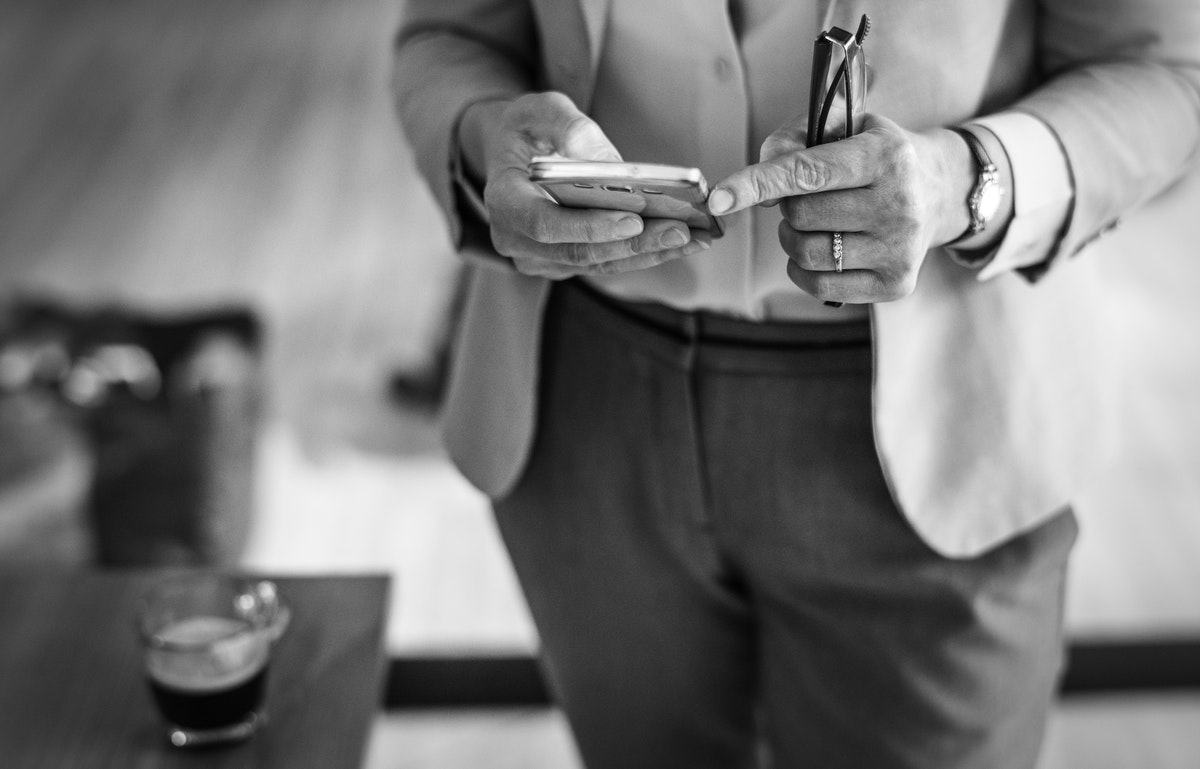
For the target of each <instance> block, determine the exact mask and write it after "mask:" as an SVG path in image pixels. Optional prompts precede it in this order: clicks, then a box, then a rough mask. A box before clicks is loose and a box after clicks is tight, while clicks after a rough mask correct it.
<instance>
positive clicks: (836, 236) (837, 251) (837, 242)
mask: <svg viewBox="0 0 1200 769" xmlns="http://www.w3.org/2000/svg"><path fill="white" fill-rule="evenodd" d="M833 269H834V270H836V271H838V272H841V271H842V233H840V232H835V233H833Z"/></svg>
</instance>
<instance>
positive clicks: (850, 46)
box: [807, 14, 871, 307]
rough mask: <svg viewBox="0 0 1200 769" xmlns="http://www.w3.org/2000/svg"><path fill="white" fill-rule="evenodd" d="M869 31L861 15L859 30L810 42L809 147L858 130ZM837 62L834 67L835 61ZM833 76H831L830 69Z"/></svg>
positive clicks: (838, 260) (838, 244) (836, 248)
mask: <svg viewBox="0 0 1200 769" xmlns="http://www.w3.org/2000/svg"><path fill="white" fill-rule="evenodd" d="M870 32H871V17H870V16H867V15H866V14H863V17H862V19H861V20H860V21H859V23H858V31H857V32H855V33H854V34H850V33H849V32H847V31H846V30H844V29H842V28H841V27H831V28H830V29H829V30H827V31H825V32H822V33H821V34H820V35H818V36H817V39H816V42H814V43H813V65H812V85H811V86H810V87H809V92H808V141H807V145H808V146H809V147H815V146H816V145H818V144H825V143H826V142H830V141H838V140H839V139H844V138H846V137H847V136H853V135H854V134H856V133H858V129H859V128H860V127H861V126H862V116H863V115H864V114H865V113H866V111H867V56H866V54H865V53H864V52H863V47H862V44H863V41H864V40H866V39H867V35H868V34H870ZM835 61H836V62H837V67H836V69H835V68H834V66H833V65H834V62H835ZM831 70H832V71H833V76H832V77H830V71H831ZM839 96H841V97H842V100H843V103H844V104H845V106H846V119H845V122H843V123H842V124H841V125H840V126H839V125H837V124H836V123H835V124H834V126H833V132H832V133H830V126H829V116H830V114H831V113H832V112H833V105H834V102H835V101H837V98H838V97H839ZM833 258H834V264H835V265H836V267H835V269H836V270H837V271H838V272H841V271H842V233H840V232H835V233H833ZM825 304H826V305H828V306H829V307H841V306H842V303H841V302H825Z"/></svg>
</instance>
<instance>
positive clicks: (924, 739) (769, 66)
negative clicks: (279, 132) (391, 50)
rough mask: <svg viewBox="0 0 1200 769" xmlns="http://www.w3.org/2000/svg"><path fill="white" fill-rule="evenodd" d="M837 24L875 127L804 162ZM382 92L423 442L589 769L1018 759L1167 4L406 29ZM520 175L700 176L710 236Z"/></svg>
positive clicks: (511, 21) (1146, 193)
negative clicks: (455, 491) (412, 203)
mask: <svg viewBox="0 0 1200 769" xmlns="http://www.w3.org/2000/svg"><path fill="white" fill-rule="evenodd" d="M864 13H866V14H869V15H870V16H871V20H872V31H871V33H870V38H869V40H867V41H866V42H865V43H863V46H864V49H865V52H866V55H867V59H868V60H869V63H870V68H871V72H872V74H871V76H870V77H869V78H862V80H863V81H864V82H865V81H866V80H869V81H870V87H869V89H868V91H867V93H866V101H867V111H866V112H865V113H864V114H863V115H861V125H858V126H856V130H855V132H854V135H851V136H847V137H846V138H844V139H842V140H841V141H833V142H828V143H825V144H821V145H819V146H811V147H810V146H807V145H808V144H809V142H808V141H807V140H808V134H809V130H808V129H809V119H808V118H809V115H808V114H804V113H805V111H806V110H807V109H808V100H807V95H808V91H809V89H810V82H811V80H812V78H811V75H812V67H813V60H812V58H810V56H811V52H812V41H813V40H814V39H820V38H821V36H824V35H828V34H829V33H830V32H831V30H832V31H839V30H840V32H838V34H839V35H840V37H839V36H838V35H833V37H832V38H831V39H834V40H841V41H843V42H844V43H847V44H849V35H850V33H848V32H846V30H850V31H854V30H855V29H856V27H857V25H858V23H859V19H860V18H861V16H862V15H863V14H864ZM394 82H395V90H396V96H397V102H398V106H399V111H400V115H401V118H402V120H403V123H404V127H405V130H406V132H407V135H408V138H409V140H410V141H411V142H412V144H413V146H414V147H415V149H416V151H417V153H416V154H417V159H418V163H419V165H420V168H421V171H422V173H423V175H424V176H425V177H426V179H427V180H428V182H429V184H430V188H431V190H432V191H433V193H434V195H435V197H436V199H437V201H438V202H439V204H440V205H441V207H442V209H443V211H444V212H445V214H446V218H447V222H448V224H449V226H450V229H451V233H452V236H453V238H454V242H455V244H456V245H457V246H458V247H459V250H460V253H461V254H462V256H463V258H464V260H466V261H467V262H468V263H469V264H471V265H472V267H471V271H470V278H469V280H470V284H469V286H468V288H467V299H466V302H465V309H464V315H463V319H462V324H463V326H462V328H461V329H460V333H459V334H458V336H457V340H456V345H455V351H454V365H453V371H452V375H451V382H450V387H449V393H448V400H447V403H446V406H445V410H444V430H445V437H446V443H447V447H448V449H449V451H450V454H451V456H452V458H453V459H454V461H455V462H456V463H457V465H458V467H459V468H460V469H461V470H462V471H463V472H464V474H465V475H466V476H467V477H468V478H469V479H470V480H471V481H472V482H473V483H475V484H476V485H477V486H478V487H479V488H480V489H482V490H483V491H485V492H486V493H487V494H488V495H489V497H490V498H491V499H492V501H493V505H494V508H495V511H496V518H497V522H498V524H499V528H500V531H501V534H502V536H503V538H504V541H505V544H506V546H507V548H508V550H509V553H510V554H511V556H512V559H513V563H514V566H515V568H516V571H517V574H518V576H519V578H520V580H521V584H522V587H523V589H524V591H525V594H526V597H527V599H528V601H529V605H530V608H531V610H532V613H533V617H534V619H535V621H536V623H537V626H538V629H539V633H540V636H541V640H542V644H543V649H542V656H543V661H544V664H545V670H546V673H547V676H548V679H549V681H550V683H551V685H552V687H553V690H554V693H555V695H556V697H557V699H558V701H559V702H560V703H561V705H562V706H563V708H564V710H565V712H566V714H567V716H568V719H569V722H570V724H571V727H572V729H573V732H574V734H575V737H576V740H577V742H578V745H579V748H580V751H581V754H582V756H583V758H584V761H585V763H586V764H587V765H588V766H589V767H591V769H604V768H606V767H640V766H647V767H649V766H656V767H657V766H688V767H731V766H753V765H755V764H756V762H759V761H762V760H766V759H767V758H768V757H769V760H770V761H771V763H772V765H774V766H779V767H799V766H847V767H851V766H852V767H863V766H871V767H879V766H887V767H907V766H912V767H916V766H920V767H1031V766H1033V765H1034V764H1035V762H1036V757H1037V752H1038V746H1039V744H1040V740H1041V736H1042V732H1043V728H1044V723H1045V719H1046V715H1047V711H1048V708H1049V704H1050V702H1051V699H1052V697H1053V694H1054V689H1055V683H1056V679H1057V676H1058V674H1059V673H1060V671H1061V666H1062V651H1063V650H1062V609H1063V607H1062V601H1063V584H1064V579H1065V572H1066V564H1067V559H1068V556H1069V553H1070V550H1071V547H1072V544H1073V541H1074V538H1075V533H1076V520H1075V514H1074V511H1073V510H1072V508H1071V503H1072V500H1073V499H1074V498H1075V496H1076V495H1077V494H1078V493H1079V491H1080V489H1081V488H1082V487H1083V485H1084V484H1085V483H1086V482H1087V480H1088V477H1089V475H1090V474H1091V473H1093V472H1094V471H1095V470H1096V468H1097V467H1098V466H1099V464H1100V463H1101V461H1102V459H1103V456H1104V451H1105V446H1106V444H1107V442H1108V440H1109V438H1110V435H1109V430H1108V428H1107V426H1106V424H1105V420H1104V414H1105V413H1106V405H1105V404H1106V403H1107V400H1106V399H1107V398H1108V397H1110V388H1109V387H1108V384H1109V381H1110V380H1109V378H1108V377H1107V376H1106V375H1105V370H1104V367H1103V364H1104V360H1103V358H1104V355H1103V341H1102V340H1100V339H1098V338H1097V336H1098V335H1097V329H1096V327H1095V323H1094V319H1095V318H1096V313H1098V312H1099V311H1100V310H1101V309H1102V308H1103V306H1104V303H1105V301H1106V298H1105V297H1104V296H1103V295H1102V293H1101V292H1100V290H1099V285H1098V282H1097V281H1096V275H1095V267H1096V262H1097V260H1098V259H1099V258H1101V254H1102V253H1103V252H1104V251H1105V250H1106V244H1105V242H1104V240H1103V238H1102V237H1100V236H1101V235H1102V234H1103V233H1104V232H1106V231H1107V230H1109V229H1111V227H1112V226H1113V225H1114V223H1115V222H1116V221H1117V219H1118V218H1119V217H1120V216H1121V215H1123V214H1125V213H1126V212H1128V211H1130V210H1132V209H1134V208H1135V207H1136V206H1137V205H1139V204H1140V203H1142V202H1143V201H1145V200H1147V199H1149V198H1150V197H1151V196H1153V195H1154V194H1155V193H1157V192H1158V191H1160V190H1162V189H1163V188H1164V187H1166V186H1167V185H1168V184H1170V183H1171V182H1172V181H1173V180H1174V179H1175V178H1176V177H1177V176H1178V175H1179V174H1180V173H1181V171H1182V169H1184V168H1185V167H1186V166H1187V163H1188V161H1189V159H1190V158H1192V157H1194V156H1195V154H1196V152H1197V148H1198V147H1200V117H1198V115H1200V106H1198V105H1200V6H1198V5H1196V4H1194V3H1178V2H1174V0H1108V1H1106V2H1099V1H1098V0H1041V2H1035V1H1034V0H999V1H998V2H995V3H989V4H980V3H974V4H966V3H956V2H951V1H950V0H944V1H943V0H939V1H935V2H927V1H925V0H889V2H886V3H883V2H880V3H876V4H875V5H874V6H870V5H868V4H865V3H861V2H836V1H831V0H812V1H811V2H785V1H784V0H730V1H729V2H727V3H685V2H680V1H679V0H567V1H565V2H560V1H552V0H463V1H462V2H458V3H444V2H439V1H437V0H409V2H408V3H407V6H406V15H405V20H404V23H403V26H402V28H401V31H400V33H399V36H398V38H397V44H396V57H395V78H394ZM862 84H864V83H860V85H862ZM835 113H836V110H835ZM831 119H834V120H836V118H831ZM835 128H836V126H835ZM542 155H558V156H562V157H564V158H569V159H575V160H586V161H616V160H625V161H634V162H644V163H654V164H667V165H678V166H684V167H689V168H698V169H700V170H701V171H702V172H703V174H704V176H705V177H706V178H707V179H708V180H710V181H712V180H715V182H714V183H713V189H712V192H711V194H710V195H709V197H708V208H709V211H710V212H711V213H712V214H713V215H716V216H719V217H720V218H721V222H722V225H723V229H724V234H723V235H722V236H721V237H719V238H714V237H713V236H712V234H711V233H710V232H709V231H708V230H706V229H703V228H696V227H689V226H687V225H686V224H685V223H683V222H681V221H679V220H675V219H671V218H653V217H648V216H641V215H639V214H638V213H637V212H636V211H632V212H631V211H628V210H614V209H609V208H576V207H572V206H565V205H559V204H558V203H556V202H555V201H554V200H553V199H551V198H550V197H549V196H548V195H546V194H545V193H544V192H543V190H542V189H541V188H540V187H539V186H538V184H537V183H536V182H535V181H533V180H531V179H530V176H529V165H530V162H531V161H532V159H533V158H534V157H535V156H542ZM1118 258H1119V256H1118ZM831 303H832V304H833V305H840V306H831Z"/></svg>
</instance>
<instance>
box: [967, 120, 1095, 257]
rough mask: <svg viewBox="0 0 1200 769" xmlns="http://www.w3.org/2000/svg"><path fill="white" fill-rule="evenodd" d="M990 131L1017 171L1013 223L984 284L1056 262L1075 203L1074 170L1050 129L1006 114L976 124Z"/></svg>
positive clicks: (1013, 193) (996, 253) (998, 249)
mask: <svg viewBox="0 0 1200 769" xmlns="http://www.w3.org/2000/svg"><path fill="white" fill-rule="evenodd" d="M971 124H972V125H977V126H982V127H983V128H985V129H987V130H988V131H990V132H991V133H992V134H993V135H994V136H995V137H996V139H997V140H998V141H999V142H1000V144H1001V145H1002V146H1003V147H1004V151H1005V153H1006V154H1007V155H1008V160H1009V165H1010V166H1011V168H1012V187H1013V188H1012V196H1013V197H1012V202H1013V217H1012V220H1011V221H1010V222H1009V223H1008V228H1007V230H1005V233H1004V238H1003V239H1002V240H1001V241H1000V243H999V245H998V246H997V248H996V250H995V253H994V256H993V257H992V258H991V259H990V260H989V261H988V263H987V264H986V265H984V267H983V268H982V269H981V270H980V271H979V280H988V279H990V278H993V277H995V276H996V275H999V274H1001V273H1005V272H1009V271H1012V270H1016V269H1020V268H1022V267H1029V266H1031V265H1035V264H1038V263H1041V262H1044V261H1046V260H1047V259H1049V258H1050V257H1052V256H1053V254H1054V251H1055V248H1056V247H1057V245H1058V243H1059V241H1060V240H1061V238H1062V233H1063V232H1064V231H1065V229H1066V224H1067V220H1068V218H1069V216H1070V213H1071V203H1072V201H1073V200H1074V197H1075V193H1074V185H1073V183H1072V181H1071V169H1070V166H1069V165H1068V164H1067V156H1066V154H1065V153H1064V152H1063V149H1062V145H1060V144H1059V142H1058V138H1057V137H1056V136H1055V135H1054V132H1053V131H1052V130H1050V127H1049V126H1047V125H1046V124H1045V123H1043V122H1042V121H1041V120H1039V119H1038V118H1036V117H1034V116H1032V115H1028V114H1026V113H1023V112H1002V113H999V114H996V115H990V116H988V117H983V118H978V119H975V120H972V121H971Z"/></svg>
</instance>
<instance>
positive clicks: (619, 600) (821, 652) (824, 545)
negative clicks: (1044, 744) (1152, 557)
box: [495, 282, 1076, 769]
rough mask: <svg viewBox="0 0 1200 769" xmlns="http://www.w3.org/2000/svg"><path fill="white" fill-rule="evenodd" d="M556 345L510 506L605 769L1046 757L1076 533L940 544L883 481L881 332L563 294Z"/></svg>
mask: <svg viewBox="0 0 1200 769" xmlns="http://www.w3.org/2000/svg"><path fill="white" fill-rule="evenodd" d="M545 329H546V331H545V334H546V337H545V340H544V347H543V365H542V371H543V374H542V382H541V392H540V407H539V424H538V429H537V438H536V442H535V445H534V449H533V454H532V457H531V459H530V463H529V466H528V468H527V469H526V472H525V475H524V477H523V478H522V479H521V481H520V482H519V484H518V486H517V488H516V489H515V491H514V492H513V493H512V494H511V495H510V496H509V497H507V498H506V499H504V500H503V501H501V502H498V503H497V504H496V505H495V510H496V516H497V521H498V523H499V527H500V531H501V534H502V536H503V539H504V542H505V544H506V546H507V548H508V550H509V553H510V555H511V557H512V560H513V563H514V565H515V567H516V571H517V574H518V577H519V579H520V582H521V585H522V587H523V589H524V591H525V595H526V598H527V600H528V602H529V606H530V608H531V611H532V613H533V617H534V620H535V623H536V625H537V627H538V631H539V634H540V636H541V639H542V644H543V648H542V658H543V662H544V665H545V670H546V673H547V676H548V679H549V680H550V683H551V686H552V688H553V690H554V693H555V695H556V697H557V698H558V701H559V702H560V703H561V705H562V707H563V709H564V711H565V712H566V714H567V717H568V720H569V722H570V724H571V727H572V730H573V732H574V734H575V737H576V740H577V743H578V745H579V748H580V751H581V753H582V756H583V758H584V761H585V763H586V764H587V766H588V767H589V769H637V768H639V767H655V768H656V769H660V768H667V769H670V768H672V767H680V768H681V769H682V768H684V767H686V768H688V769H706V768H707V767H713V769H716V768H717V767H720V768H721V769H734V768H735V767H751V766H759V765H764V764H765V765H770V766H774V767H780V768H785V767H786V768H789V769H790V768H792V767H797V768H799V767H819V768H820V769H831V768H833V767H853V768H854V769H881V768H885V767H886V768H889V769H890V768H891V767H913V769H916V768H917V767H920V769H939V768H941V767H945V768H946V769H949V768H950V767H954V769H973V768H978V769H984V768H985V767H986V768H988V769H992V768H995V769H999V768H1000V767H1004V768H1005V769H1009V768H1022V767H1025V768H1027V767H1032V766H1033V765H1034V764H1035V763H1036V758H1037V753H1038V749H1039V746H1040V744H1041V740H1042V734H1043V730H1044V724H1045V720H1046V716H1047V711H1048V708H1049V705H1050V702H1051V699H1052V697H1053V695H1054V690H1055V685H1056V682H1057V680H1058V676H1059V673H1060V669H1061V666H1062V660H1063V638H1062V603H1063V592H1064V578H1065V572H1066V562H1067V556H1068V553H1069V552H1070V550H1071V546H1072V544H1073V543H1074V540H1075V536H1076V524H1075V519H1074V516H1073V514H1072V513H1071V512H1070V510H1066V511H1064V512H1063V513H1062V514H1060V515H1058V516H1055V517H1054V518H1052V519H1050V520H1049V521H1048V522H1047V523H1045V524H1043V525H1041V526H1040V527H1039V528H1037V529H1035V530H1033V531H1031V532H1028V533H1026V534H1023V535H1021V536H1019V537H1017V538H1015V539H1013V540H1010V541H1008V542H1006V543H1005V544H1003V545H1001V546H999V547H997V548H996V549H994V550H992V551H989V552H988V553H985V554H984V555H982V556H980V557H977V558H973V559H969V560H950V559H946V558H943V557H941V556H939V555H938V554H937V553H935V552H933V551H932V550H930V549H929V548H928V547H927V546H926V545H925V544H924V542H923V541H922V540H921V539H920V538H919V537H918V536H917V535H916V534H915V533H914V532H913V531H912V529H911V528H910V527H909V525H908V524H907V522H906V521H905V519H904V517H903V516H902V514H901V513H900V512H899V511H898V510H897V509H896V507H895V505H894V503H893V502H892V499H891V496H890V495H889V493H888V489H887V487H886V484H885V481H884V478H883V474H882V472H881V470H880V467H879V460H878V457H877V455H876V453H875V448H874V443H873V440H872V432H871V416H870V397H871V347H870V339H869V329H868V327H867V325H866V324H865V323H846V324H834V325H831V326H828V327H823V326H816V325H814V324H805V325H800V324H792V325H787V324H766V325H762V324H752V323H740V322H736V321H731V320H727V319H721V318H715V317H711V316H704V315H698V314H689V313H678V312H674V311H671V310H668V309H666V308H662V307H657V306H651V305H631V304H627V303H620V302H615V301H613V300H611V299H608V298H605V297H601V296H600V295H598V294H596V293H594V292H593V291H591V290H590V289H587V288H584V287H581V286H580V285H578V284H575V283H572V282H566V283H562V284H558V285H556V287H555V291H554V293H553V295H552V297H551V300H550V306H549V309H548V315H547V319H546V322H545ZM930 397H937V394H936V393H930ZM951 428H952V426H947V425H931V426H930V429H951Z"/></svg>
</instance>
